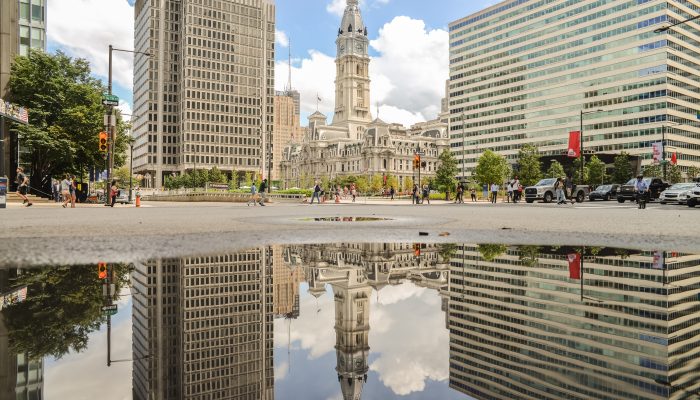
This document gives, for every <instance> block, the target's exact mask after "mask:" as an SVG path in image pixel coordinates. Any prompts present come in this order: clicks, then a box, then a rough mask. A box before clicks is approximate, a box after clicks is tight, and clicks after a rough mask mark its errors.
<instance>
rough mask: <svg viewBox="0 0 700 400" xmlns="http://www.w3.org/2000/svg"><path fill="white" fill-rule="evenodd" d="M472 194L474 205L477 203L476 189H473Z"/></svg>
mask: <svg viewBox="0 0 700 400" xmlns="http://www.w3.org/2000/svg"><path fill="white" fill-rule="evenodd" d="M470 192H471V194H472V203H476V189H474V188H471V191H470Z"/></svg>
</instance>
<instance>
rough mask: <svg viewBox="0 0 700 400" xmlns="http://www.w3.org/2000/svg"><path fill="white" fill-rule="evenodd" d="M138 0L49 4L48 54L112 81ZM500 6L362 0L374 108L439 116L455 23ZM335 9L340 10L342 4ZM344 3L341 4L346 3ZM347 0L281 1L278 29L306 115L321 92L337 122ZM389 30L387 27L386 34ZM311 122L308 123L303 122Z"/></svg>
mask: <svg viewBox="0 0 700 400" xmlns="http://www.w3.org/2000/svg"><path fill="white" fill-rule="evenodd" d="M134 1H135V0H57V1H50V2H48V7H49V10H48V48H49V51H55V50H62V51H64V52H66V53H67V54H69V55H71V56H74V57H82V58H86V59H87V60H88V61H90V62H91V64H92V66H93V71H94V73H95V76H97V77H99V78H101V79H104V80H105V81H106V75H107V46H108V45H109V44H113V45H114V46H115V47H119V48H124V49H131V48H133V29H134V28H133V25H134V21H133V3H134ZM495 2H496V1H494V0H439V1H437V2H431V1H425V0H361V9H362V13H363V17H364V19H365V23H366V25H367V26H368V27H369V38H370V40H371V41H372V42H371V45H370V55H371V56H372V58H373V60H372V62H371V63H370V78H371V79H372V86H371V90H372V94H371V98H372V103H373V105H374V104H376V105H377V106H381V114H382V118H383V119H385V120H386V119H387V118H388V119H390V120H391V119H392V118H394V120H391V121H388V122H402V123H404V124H411V123H413V122H418V121H420V120H424V119H428V118H433V117H435V115H436V114H437V112H438V111H439V104H440V98H441V97H442V96H443V95H444V81H445V80H446V79H447V69H448V60H447V58H448V57H447V54H448V49H447V44H448V39H447V38H448V36H447V32H446V30H447V25H448V24H449V23H450V22H451V21H453V20H456V19H459V18H462V17H464V16H466V15H469V14H471V13H474V12H476V11H479V10H481V9H483V8H485V7H487V6H489V5H491V4H494V3H495ZM334 3H335V4H334ZM338 3H341V4H338ZM344 4H345V0H277V1H276V6H277V27H276V28H277V30H278V31H280V32H282V33H283V34H284V35H285V36H286V37H288V38H290V39H291V41H292V57H293V62H292V65H293V67H294V71H293V83H294V86H295V88H296V89H298V90H299V91H300V92H301V93H302V110H303V112H302V116H304V115H308V114H309V113H311V112H313V111H314V110H313V109H314V108H315V106H316V105H315V98H316V93H319V94H320V95H322V97H323V98H324V101H323V102H322V104H321V105H320V108H321V111H322V112H325V113H326V114H327V115H328V116H329V117H330V116H331V115H330V113H332V109H333V106H334V105H333V104H332V99H333V80H334V79H335V76H334V74H335V70H334V67H333V58H334V57H335V43H334V42H335V37H336V32H337V29H338V25H339V21H340V15H339V14H340V13H342V8H343V5H344ZM383 28H384V29H383ZM282 44H283V43H278V46H277V56H276V58H277V61H278V63H277V71H276V75H277V83H276V86H277V88H278V89H282V88H284V86H285V84H286V83H287V70H288V67H287V52H288V49H287V48H285V47H284V46H283V45H282ZM132 71H133V65H132V58H131V56H130V55H129V54H125V53H121V54H116V55H115V64H114V90H113V91H114V93H115V94H117V95H118V96H119V97H120V98H121V99H123V100H124V101H125V102H124V104H123V106H122V108H123V109H124V110H126V111H127V112H128V111H129V110H130V109H131V102H132V83H131V81H132V74H133V72H132ZM302 123H303V124H304V123H305V121H302Z"/></svg>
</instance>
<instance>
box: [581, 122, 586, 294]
mask: <svg viewBox="0 0 700 400" xmlns="http://www.w3.org/2000/svg"><path fill="white" fill-rule="evenodd" d="M581 136H583V135H581ZM581 250H582V251H581V258H580V260H579V263H580V264H579V267H580V269H581V303H583V255H584V254H585V253H586V248H585V247H583V248H581Z"/></svg>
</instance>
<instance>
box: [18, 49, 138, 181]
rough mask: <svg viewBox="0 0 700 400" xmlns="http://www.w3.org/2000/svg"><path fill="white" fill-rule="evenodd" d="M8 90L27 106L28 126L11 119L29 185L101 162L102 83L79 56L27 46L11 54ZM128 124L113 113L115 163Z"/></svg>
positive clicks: (123, 146) (123, 151)
mask: <svg viewBox="0 0 700 400" xmlns="http://www.w3.org/2000/svg"><path fill="white" fill-rule="evenodd" d="M9 90H10V92H11V93H12V101H13V102H14V103H16V104H18V105H21V106H24V107H27V108H29V110H30V111H29V125H20V124H14V126H13V128H12V129H13V130H14V131H15V132H17V133H18V134H19V136H20V140H21V142H22V148H23V149H24V150H26V154H24V155H23V156H22V159H23V161H25V162H27V163H29V166H30V168H29V170H28V172H30V176H31V185H32V186H34V187H44V188H46V187H48V186H49V185H50V182H51V177H52V176H60V175H63V174H64V173H74V174H76V175H78V176H80V175H82V172H83V171H84V170H86V169H87V168H88V167H90V166H102V165H104V160H103V159H102V155H101V154H100V153H99V151H98V146H97V145H98V134H99V132H100V131H102V130H103V126H102V124H103V115H104V107H103V106H102V93H103V92H105V91H106V89H105V87H104V86H102V84H101V82H100V81H99V80H97V79H95V78H93V77H92V76H91V74H90V66H89V64H88V62H87V61H85V60H83V59H71V58H70V57H68V56H66V55H65V54H63V53H61V52H57V53H56V54H49V53H45V52H43V51H34V50H31V51H30V52H29V55H28V56H24V57H22V56H18V57H16V58H15V59H14V62H13V64H12V69H11V75H10V81H9ZM126 128H127V125H126V124H125V123H124V122H123V121H122V120H121V117H119V116H118V118H117V129H116V131H117V135H116V143H115V152H116V155H115V158H114V160H115V165H116V166H121V165H123V164H124V161H125V159H126V157H125V156H126V149H127V146H128V140H129V139H128V137H127V135H126Z"/></svg>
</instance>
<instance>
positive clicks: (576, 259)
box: [567, 253, 581, 279]
mask: <svg viewBox="0 0 700 400" xmlns="http://www.w3.org/2000/svg"><path fill="white" fill-rule="evenodd" d="M567 258H568V260H569V278H571V279H581V255H580V254H579V253H573V254H569V255H568V256H567Z"/></svg>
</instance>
